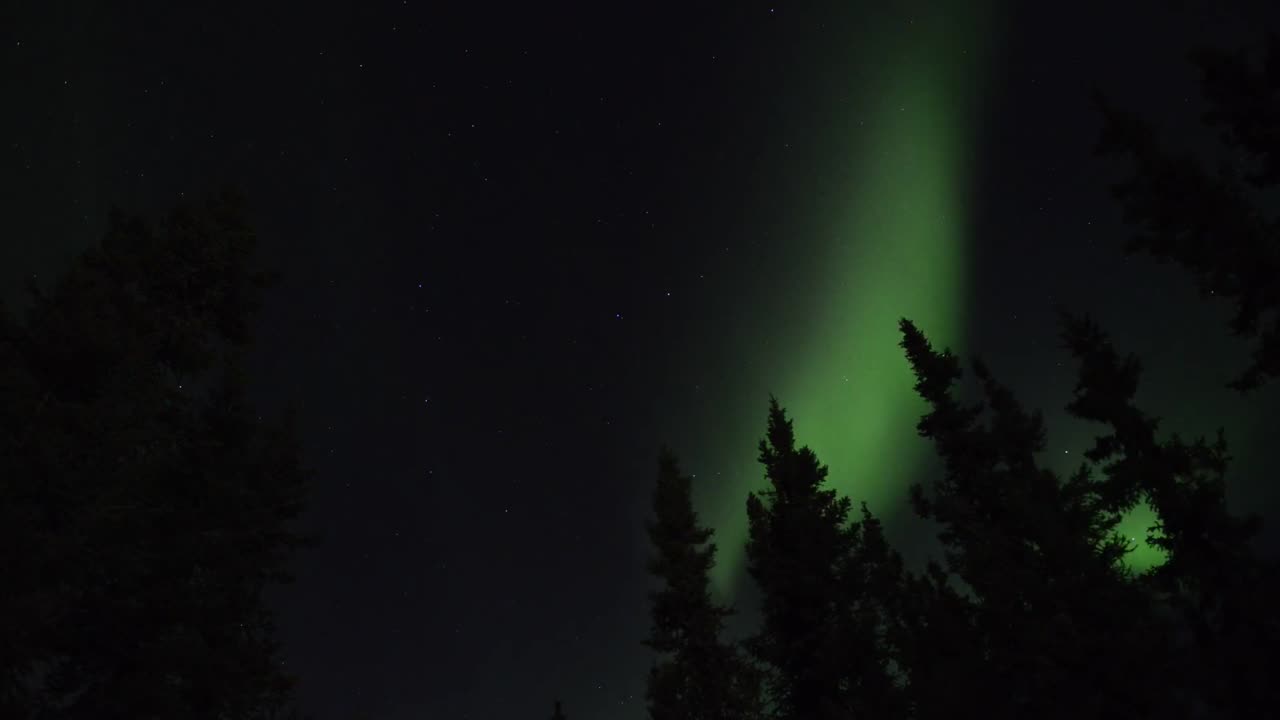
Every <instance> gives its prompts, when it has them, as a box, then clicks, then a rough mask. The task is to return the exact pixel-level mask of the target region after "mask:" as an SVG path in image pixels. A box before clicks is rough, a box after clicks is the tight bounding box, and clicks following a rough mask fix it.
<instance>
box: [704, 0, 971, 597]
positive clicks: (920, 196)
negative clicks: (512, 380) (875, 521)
mask: <svg viewBox="0 0 1280 720" xmlns="http://www.w3.org/2000/svg"><path fill="white" fill-rule="evenodd" d="M981 8H982V6H981V5H980V4H972V3H952V4H950V5H949V6H947V7H946V9H945V10H943V9H942V6H941V5H937V6H935V7H934V8H932V9H931V10H930V11H928V12H920V13H918V14H915V15H908V14H907V13H906V12H905V11H901V12H888V13H886V14H884V15H883V16H880V17H872V18H870V19H868V18H867V17H866V16H865V15H862V16H860V20H862V22H861V23H858V25H859V26H860V27H859V31H858V40H859V41H860V42H850V43H849V47H848V50H847V52H848V56H847V57H843V58H840V60H839V63H838V64H837V65H836V67H834V68H828V69H827V71H826V72H824V73H823V75H822V77H823V80H822V82H820V83H818V84H817V85H816V86H815V89H814V95H813V96H801V97H797V98H793V101H794V106H793V107H790V108H788V110H789V111H790V112H795V113H796V114H797V116H798V117H797V119H796V121H795V125H796V126H798V127H801V128H803V129H804V131H807V132H811V133H814V134H815V137H816V138H817V139H818V143H819V145H820V146H822V147H824V148H831V149H833V150H834V151H833V152H829V153H823V154H821V155H820V156H818V157H817V158H816V159H815V160H813V161H812V162H811V163H805V164H800V163H796V164H794V165H792V166H787V167H784V168H782V169H781V170H780V172H782V173H790V174H795V175H796V176H797V177H794V178H792V177H787V178H786V179H785V180H783V182H784V183H790V182H794V183H796V184H799V185H801V186H804V187H805V188H806V189H807V190H808V193H809V195H810V197H811V198H817V201H816V202H815V201H812V200H810V201H808V202H802V203H799V204H797V205H796V206H789V205H787V204H785V203H781V204H779V205H778V206H776V207H772V208H770V209H771V210H772V211H774V212H777V213H779V214H781V215H782V216H783V217H782V218H781V219H780V221H781V222H782V223H783V224H784V225H785V226H787V227H792V228H795V227H802V228H805V231H804V232H801V233H799V234H796V235H792V236H790V237H789V238H788V242H787V245H786V247H787V248H788V253H789V254H790V255H791V257H790V258H788V259H786V260H784V261H783V262H793V263H796V266H795V268H794V269H793V272H792V273H791V274H790V275H789V276H788V279H789V282H788V283H787V284H777V285H771V286H768V287H769V288H770V291H771V292H769V293H764V294H758V293H754V292H752V289H751V288H749V287H747V286H745V285H744V286H743V287H740V288H737V290H738V292H740V293H741V294H742V296H743V297H745V298H749V299H748V300H746V301H745V304H744V305H743V306H742V307H741V313H740V315H738V322H739V323H741V325H740V326H739V327H737V328H736V329H735V335H734V336H733V343H735V344H736V345H737V349H738V352H739V353H742V354H750V355H751V362H750V369H748V370H745V371H743V370H739V369H732V370H731V369H725V370H726V373H727V374H728V375H729V376H730V377H733V378H734V379H733V380H732V381H731V382H729V383H727V384H728V386H729V387H728V388H727V389H728V390H729V392H727V393H726V394H725V396H724V397H723V400H722V402H723V405H719V406H718V407H717V413H716V414H717V416H718V417H726V418H732V420H731V421H730V422H727V423H710V422H702V424H701V427H702V428H715V434H714V435H709V434H706V433H699V432H698V431H696V430H695V431H692V432H691V434H690V436H689V443H690V445H691V447H690V448H689V449H688V450H687V452H688V455H689V461H690V466H691V467H693V468H716V469H717V471H718V474H717V475H716V476H715V477H714V479H713V480H711V481H710V482H707V483H705V484H703V485H701V486H699V489H700V491H701V493H702V494H701V496H700V498H699V506H700V507H701V508H702V509H703V512H704V513H706V515H707V517H708V520H709V521H710V522H711V523H712V524H713V526H714V527H715V528H716V529H717V532H718V542H719V544H720V547H721V548H723V549H722V551H721V554H720V556H719V564H718V566H717V570H718V576H717V584H718V585H719V587H720V589H721V591H722V592H728V591H729V588H730V587H731V586H732V585H733V583H735V582H737V581H740V580H741V577H740V572H741V570H742V567H741V562H742V560H741V548H742V547H743V543H744V540H745V527H746V518H745V515H744V512H743V502H744V500H745V496H746V492H747V491H748V490H750V489H755V488H756V487H758V482H757V481H758V479H759V475H760V472H759V468H758V465H756V463H755V456H756V443H757V442H758V437H759V435H760V432H761V431H762V428H763V425H762V421H763V417H764V414H763V410H764V407H765V402H764V401H765V399H766V398H767V397H768V396H769V394H770V393H773V394H775V395H777V396H778V398H779V399H780V401H781V402H782V403H783V405H784V406H785V407H787V409H788V411H789V412H790V413H791V415H792V417H793V418H795V420H796V423H797V429H798V432H799V437H800V438H801V440H802V442H804V443H806V444H808V445H810V446H811V447H813V448H814V450H815V451H816V452H817V453H818V456H819V458H821V459H822V460H823V461H824V462H825V463H827V464H828V466H829V467H830V468H831V475H830V479H831V482H832V484H833V487H836V488H837V489H839V490H840V492H842V493H843V494H846V495H848V496H849V497H851V498H854V499H855V501H861V500H865V501H866V502H867V503H868V505H869V506H870V507H871V508H872V509H873V510H874V511H875V512H878V513H881V514H884V515H886V516H889V515H892V514H893V513H896V512H897V511H899V510H900V509H901V508H902V507H903V506H904V502H905V498H906V488H907V486H908V484H909V483H910V482H911V481H912V480H913V479H914V478H915V477H916V475H917V473H918V472H919V470H920V468H921V467H922V461H925V460H927V457H928V451H929V450H930V448H929V447H928V446H927V445H925V444H924V443H922V442H921V441H919V440H918V439H917V438H916V437H915V431H914V426H915V421H916V419H918V417H919V414H920V412H921V410H922V408H923V403H921V402H920V401H919V400H918V398H916V396H915V395H914V393H913V391H912V389H911V382H912V381H911V376H910V370H909V368H908V366H907V364H906V361H905V359H904V358H903V357H902V354H901V352H900V350H899V348H898V347H897V341H898V337H897V319H898V318H899V317H903V316H906V317H911V318H913V319H915V320H916V321H917V322H919V323H920V324H921V325H922V326H923V327H927V328H929V329H930V332H931V333H933V334H934V335H935V336H936V337H937V338H938V339H939V341H941V342H943V343H947V344H950V345H952V346H953V347H955V348H956V349H957V350H959V349H961V348H962V344H961V343H962V342H963V340H964V325H965V323H966V321H967V307H966V306H967V294H966V291H967V284H968V282H969V277H968V267H967V263H968V260H969V252H968V244H969V242H970V241H971V239H970V238H969V236H968V235H969V232H968V229H967V228H968V215H967V213H968V207H969V205H970V201H969V197H968V194H969V191H968V188H969V186H970V184H971V182H972V168H973V162H974V160H975V156H976V138H975V136H974V125H975V123H976V122H979V121H980V110H981V108H979V107H977V102H976V101H977V100H978V99H979V98H980V97H981V96H982V94H983V92H984V85H983V71H984V64H985V62H986V60H985V57H984V56H985V52H986V48H987V46H988V44H989V43H991V42H992V41H993V39H992V38H991V33H992V30H991V27H990V26H991V24H992V23H991V21H989V20H988V19H987V17H986V16H985V15H986V14H987V13H989V9H987V12H986V13H984V12H975V10H978V9H981ZM850 12H852V11H850ZM878 23H883V25H884V27H879V26H878V25H877V24H878ZM854 25H855V23H853V22H849V25H848V26H849V27H852V26H854ZM904 25H905V27H906V29H905V30H904V29H903V26H904ZM868 68H870V69H868ZM831 98H843V99H847V101H846V102H840V103H837V102H831V101H830V99H831ZM801 213H803V214H805V215H806V216H807V217H794V216H793V214H801ZM762 318H766V319H767V320H765V321H761V319H762ZM886 447H888V448H894V450H893V451H891V452H889V453H885V452H884V451H883V450H882V448H886ZM922 450H923V451H925V452H922ZM704 473H705V471H704Z"/></svg>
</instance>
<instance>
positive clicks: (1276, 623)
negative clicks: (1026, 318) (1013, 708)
mask: <svg viewBox="0 0 1280 720" xmlns="http://www.w3.org/2000/svg"><path fill="white" fill-rule="evenodd" d="M1063 339H1064V343H1065V344H1066V346H1067V348H1068V349H1069V350H1070V351H1071V353H1072V355H1073V356H1074V357H1075V358H1076V360H1077V362H1078V364H1079V367H1080V374H1079V380H1078V382H1077V386H1076V389H1075V393H1074V397H1073V399H1072V402H1071V404H1070V405H1068V408H1067V409H1068V410H1069V411H1070V412H1071V413H1072V414H1074V415H1075V416H1077V417H1080V418H1082V419H1086V420H1091V421H1095V422H1098V423H1102V424H1103V425H1105V426H1106V427H1107V430H1108V432H1107V433H1106V434H1103V435H1101V436H1099V437H1098V438H1097V440H1096V441H1095V443H1094V446H1093V448H1092V449H1091V450H1090V451H1089V453H1088V457H1089V459H1090V460H1091V461H1093V462H1095V463H1097V464H1099V465H1100V466H1102V467H1103V472H1104V473H1105V475H1106V478H1107V480H1106V485H1107V488H1108V491H1109V494H1111V495H1112V496H1113V497H1115V498H1118V499H1120V500H1119V501H1120V502H1123V503H1125V504H1126V505H1132V504H1136V503H1137V502H1138V501H1145V502H1146V503H1147V504H1148V505H1150V507H1151V508H1152V509H1153V510H1154V511H1155V513H1156V516H1157V518H1158V523H1157V526H1156V527H1155V528H1153V531H1154V532H1153V534H1152V536H1151V540H1150V541H1151V542H1152V543H1153V544H1155V545H1157V546H1158V547H1160V548H1161V549H1163V550H1164V551H1165V553H1166V554H1167V560H1166V561H1165V562H1164V563H1162V564H1160V565H1158V566H1156V567H1155V568H1152V569H1151V570H1150V571H1149V572H1148V573H1147V574H1146V575H1145V577H1144V578H1142V579H1143V581H1144V583H1145V584H1146V585H1147V587H1148V588H1149V589H1150V590H1151V591H1152V592H1153V593H1154V595H1155V597H1156V598H1157V600H1158V602H1159V603H1160V605H1161V606H1162V607H1163V608H1165V609H1168V610H1170V611H1172V612H1174V613H1176V618H1177V620H1178V621H1179V625H1180V627H1181V628H1182V629H1184V630H1185V632H1184V633H1182V634H1181V635H1182V636H1183V637H1185V638H1186V641H1185V642H1182V643H1180V644H1179V646H1178V647H1176V648H1175V649H1176V652H1170V654H1169V657H1170V659H1171V660H1172V661H1174V662H1175V663H1176V665H1175V666H1174V667H1171V668H1170V670H1169V671H1170V673H1171V674H1174V675H1175V676H1176V677H1177V678H1178V680H1179V686H1180V687H1185V688H1192V689H1194V690H1195V691H1196V692H1197V695H1196V697H1195V701H1196V702H1197V703H1201V704H1204V705H1206V706H1208V707H1211V708H1214V709H1216V710H1217V711H1220V712H1224V713H1227V714H1228V716H1230V717H1260V716H1262V715H1266V714H1269V713H1274V712H1276V711H1277V710H1280V689H1278V688H1277V687H1276V684H1275V682H1274V680H1273V679H1272V677H1271V674H1272V673H1271V669H1272V668H1275V667H1277V666H1280V649H1278V648H1277V643H1278V642H1280V612H1277V610H1276V608H1280V572H1278V568H1277V565H1276V563H1275V561H1274V560H1273V559H1270V560H1269V559H1266V558H1263V557H1261V556H1260V555H1258V553H1257V551H1256V549H1255V547H1254V546H1253V542H1252V541H1253V539H1254V538H1255V537H1256V535H1257V533H1258V532H1259V530H1260V528H1261V519H1260V518H1259V517H1258V516H1256V515H1247V516H1245V517H1236V516H1235V515H1233V514H1232V513H1231V512H1230V511H1229V510H1228V509H1227V506H1226V473H1227V468H1228V462H1229V458H1228V456H1227V445H1226V439H1225V437H1224V436H1223V433H1222V431H1221V430H1219V432H1218V436H1217V438H1216V439H1215V440H1214V441H1213V442H1208V441H1206V440H1205V439H1204V438H1199V439H1196V440H1195V441H1193V442H1187V441H1185V440H1183V439H1182V438H1180V437H1179V436H1178V435H1177V434H1172V435H1171V436H1170V437H1169V438H1168V439H1164V440H1161V439H1158V438H1157V435H1156V432H1157V429H1158V421H1157V420H1156V419H1155V418H1152V417H1150V416H1148V415H1147V414H1146V413H1144V412H1142V411H1141V410H1140V409H1138V408H1137V407H1135V406H1134V404H1133V398H1134V396H1135V394H1136V393H1137V390H1138V381H1139V377H1140V374H1141V365H1140V363H1139V361H1138V359H1137V358H1136V357H1134V356H1132V355H1129V356H1126V357H1121V356H1120V354H1119V353H1118V352H1117V351H1116V349H1115V348H1114V347H1113V346H1112V344H1111V342H1110V340H1109V339H1108V338H1107V336H1106V334H1105V333H1103V332H1102V330H1101V329H1100V328H1099V327H1098V326H1097V324H1096V323H1094V322H1093V321H1092V320H1091V319H1090V318H1088V317H1073V316H1070V315H1064V317H1063ZM1175 649H1171V650H1175Z"/></svg>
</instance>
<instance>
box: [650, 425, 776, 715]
mask: <svg viewBox="0 0 1280 720" xmlns="http://www.w3.org/2000/svg"><path fill="white" fill-rule="evenodd" d="M653 512H654V520H653V521H652V522H651V523H650V524H649V526H648V532H649V538H650V541H651V542H652V544H653V549H654V552H653V556H652V559H651V560H650V563H649V571H650V572H651V573H652V574H653V575H654V576H655V577H656V578H657V579H658V580H659V581H660V582H661V587H660V588H659V589H657V590H655V591H653V592H651V593H650V601H651V615H652V622H653V625H652V629H651V631H650V633H649V638H648V639H647V640H646V641H645V644H646V645H648V646H649V647H650V648H652V649H653V650H655V651H656V652H657V653H659V655H660V659H659V661H658V662H657V663H656V664H655V665H654V667H653V668H652V670H651V671H650V675H649V684H648V689H647V693H646V695H647V700H648V708H649V717H650V718H653V720H751V718H755V717H758V716H759V714H760V680H759V677H758V673H757V672H756V671H755V669H754V668H753V667H752V666H751V665H750V664H749V662H748V661H747V659H746V658H745V657H743V656H742V654H741V653H740V652H739V651H738V649H737V647H736V646H734V645H732V644H730V643H727V642H724V641H722V640H721V637H720V636H721V634H722V632H723V630H724V620H725V618H727V617H728V616H729V615H731V614H732V610H730V609H729V608H727V607H724V606H722V605H719V604H717V603H716V602H714V600H713V599H712V597H711V589H710V573H711V569H712V567H714V564H715V551H716V546H715V543H713V542H712V535H713V533H714V531H713V530H711V529H710V528H706V527H702V526H700V525H699V524H698V515H697V513H696V512H695V511H694V509H693V498H692V479H691V478H690V477H689V476H687V475H683V474H682V473H681V472H680V468H679V464H678V461H677V459H676V457H675V455H674V454H672V453H671V451H670V450H667V449H664V450H663V451H662V452H661V454H660V456H659V460H658V479H657V484H656V486H655V488H654V492H653Z"/></svg>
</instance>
